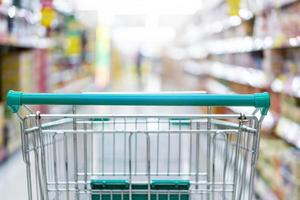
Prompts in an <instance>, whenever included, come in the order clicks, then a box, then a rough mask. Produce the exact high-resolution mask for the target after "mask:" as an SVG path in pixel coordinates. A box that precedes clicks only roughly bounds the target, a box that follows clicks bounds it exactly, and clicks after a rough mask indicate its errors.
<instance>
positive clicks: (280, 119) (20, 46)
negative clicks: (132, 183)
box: [0, 0, 300, 200]
mask: <svg viewBox="0 0 300 200" xmlns="http://www.w3.org/2000/svg"><path fill="white" fill-rule="evenodd" d="M0 71H1V73H0V80H1V82H0V83H1V84H0V91H1V104H0V199H3V200H13V199H26V195H27V193H26V184H25V179H26V175H25V165H24V163H23V162H22V157H21V152H20V145H21V141H20V133H19V124H18V119H17V118H16V117H15V116H14V115H12V114H11V113H10V112H9V111H8V109H7V107H6V105H5V95H6V92H7V91H8V90H9V89H14V90H21V91H24V92H54V93H75V92H83V91H95V92H102V91H175V90H205V91H208V92H209V93H226V94H228V93H255V92H262V91H268V92H270V93H271V95H272V108H271V111H270V113H269V114H268V116H267V118H266V120H265V121H264V123H263V127H262V128H263V131H262V139H261V148H260V157H259V161H258V165H257V177H256V180H255V181H256V182H255V194H256V195H255V196H256V198H257V199H262V200H285V199H287V200H299V199H300V185H299V184H300V170H299V168H300V151H299V148H300V1H298V0H163V1H153V0H152V1H147V0H124V1H117V0H108V1H102V0H84V1H81V0H0ZM38 109H39V110H41V111H42V112H44V113H45V112H46V113H66V112H69V111H68V108H62V107H55V106H54V107H51V108H50V107H47V106H41V107H39V108H38ZM230 109H231V108H229V109H218V110H215V112H216V113H218V112H219V113H221V112H222V113H224V112H226V113H227V112H233V111H234V112H241V111H240V110H238V109H236V108H234V110H230Z"/></svg>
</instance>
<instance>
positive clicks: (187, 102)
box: [6, 90, 270, 115]
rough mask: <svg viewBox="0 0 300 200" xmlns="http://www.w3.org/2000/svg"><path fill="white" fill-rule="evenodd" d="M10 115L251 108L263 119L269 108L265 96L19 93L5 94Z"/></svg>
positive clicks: (268, 99) (266, 95)
mask: <svg viewBox="0 0 300 200" xmlns="http://www.w3.org/2000/svg"><path fill="white" fill-rule="evenodd" d="M6 102H7V104H8V106H9V108H10V109H11V111H12V112H18V110H19V108H20V106H22V105H120V106H121V105H124V106H253V107H256V108H259V109H260V110H261V114H262V115H266V114H267V113H268V110H269V108H270V95H269V94H268V93H266V92H265V93H256V94H203V93H185V92H183V93H180V92H174V93H84V94H54V93H23V92H17V91H12V90H11V91H9V92H8V93H7V100H6Z"/></svg>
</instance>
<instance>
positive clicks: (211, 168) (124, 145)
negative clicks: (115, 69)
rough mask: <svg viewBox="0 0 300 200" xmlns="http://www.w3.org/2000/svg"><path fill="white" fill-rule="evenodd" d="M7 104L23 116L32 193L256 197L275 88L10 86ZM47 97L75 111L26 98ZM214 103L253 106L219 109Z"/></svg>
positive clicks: (123, 199) (59, 199)
mask: <svg viewBox="0 0 300 200" xmlns="http://www.w3.org/2000/svg"><path fill="white" fill-rule="evenodd" d="M7 104H8V106H9V107H10V109H11V110H12V112H14V113H17V114H18V116H19V118H20V122H21V135H22V152H23V159H24V161H25V163H26V169H27V186H28V198H29V200H32V199H42V200H53V199H56V200H65V199H66V200H69V199H71V200H74V199H75V200H80V199H92V200H146V199H147V200H190V199H192V200H194V199H197V200H198V199H199V200H200V199H206V200H212V199H213V200H214V199H230V200H240V199H252V197H253V180H254V176H255V165H256V161H257V156H258V149H259V136H260V127H261V123H262V120H263V118H264V116H265V115H266V114H267V112H268V109H269V106H270V97H269V94H268V93H258V94H247V95H235V94H231V95H213V94H199V93H158V94H148V93H135V94H124V93H94V94H93V93H89V94H88V93H86V94H49V93H48V94H43V93H41V94H38V93H21V92H15V91H10V92H9V93H8V95H7ZM41 104H46V105H72V108H73V113H72V114H42V113H40V112H33V111H32V109H31V108H29V107H28V106H27V105H41ZM22 105H24V106H22ZM79 105H110V106H114V105H119V106H157V107H158V106H160V107H159V108H160V109H163V108H164V107H162V106H176V107H177V106H180V107H182V106H202V107H203V108H204V109H206V108H207V109H206V110H207V113H206V114H173V115H171V114H169V115H166V114H160V113H157V114H155V115H146V114H144V115H141V114H139V115H127V114H126V115H125V114H123V115H122V114H118V115H112V114H110V115H104V114H102V115H101V114H79V113H76V106H77V107H79ZM21 106H22V107H23V108H24V109H22V111H21V110H20V108H21ZM212 106H223V107H227V106H245V107H253V112H252V113H251V114H245V113H237V114H213V113H212ZM81 108H82V107H81ZM77 111H78V109H77ZM250 111H251V110H250ZM25 112H28V113H27V114H26V113H25ZM16 181H17V180H16Z"/></svg>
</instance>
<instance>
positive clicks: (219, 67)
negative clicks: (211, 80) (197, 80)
mask: <svg viewBox="0 0 300 200" xmlns="http://www.w3.org/2000/svg"><path fill="white" fill-rule="evenodd" d="M184 70H185V72H187V73H190V74H193V75H197V76H198V75H209V76H213V77H215V78H219V79H223V80H226V81H231V82H235V83H239V84H243V85H249V86H252V87H255V88H262V89H264V88H267V87H269V83H268V82H267V76H266V74H265V73H264V72H263V71H262V70H258V69H254V68H250V67H242V66H236V65H228V64H224V63H220V62H213V61H206V62H202V63H196V62H194V61H188V62H185V64H184Z"/></svg>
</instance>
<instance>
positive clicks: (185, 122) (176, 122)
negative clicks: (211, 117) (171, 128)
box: [170, 117, 191, 126]
mask: <svg viewBox="0 0 300 200" xmlns="http://www.w3.org/2000/svg"><path fill="white" fill-rule="evenodd" d="M170 123H171V124H173V125H178V126H181V125H183V126H190V125H191V119H190V118H183V117H181V118H171V119H170Z"/></svg>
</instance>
